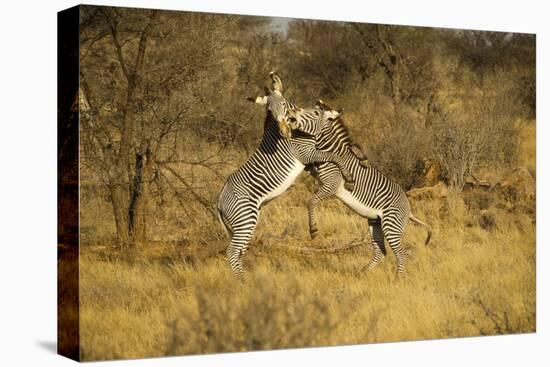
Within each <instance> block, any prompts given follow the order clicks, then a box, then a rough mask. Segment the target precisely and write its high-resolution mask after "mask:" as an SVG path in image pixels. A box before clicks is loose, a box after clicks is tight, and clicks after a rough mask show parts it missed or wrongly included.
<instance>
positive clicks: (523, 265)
mask: <svg viewBox="0 0 550 367" xmlns="http://www.w3.org/2000/svg"><path fill="white" fill-rule="evenodd" d="M302 191H303V192H302ZM306 191H308V189H306V187H305V185H297V186H295V187H293V188H292V189H291V190H290V193H287V194H286V195H284V196H283V197H281V198H279V199H278V200H276V201H274V202H272V203H271V204H269V205H267V206H266V208H265V209H264V210H263V211H262V217H261V221H260V224H259V225H258V230H257V233H256V236H255V239H254V240H253V242H252V244H251V249H250V252H249V253H247V256H246V262H245V264H246V266H247V269H248V273H247V280H246V282H245V283H244V284H243V285H240V284H237V283H236V282H235V279H234V278H233V276H232V274H231V273H230V271H229V267H228V266H227V264H226V260H225V258H224V256H223V254H219V255H214V256H190V254H192V253H197V249H200V248H202V249H203V253H206V252H207V251H206V250H207V249H205V248H204V247H205V246H206V247H207V248H208V247H209V246H210V247H211V248H215V249H219V248H220V247H223V246H224V245H225V243H226V242H225V241H223V242H218V243H214V242H212V243H211V244H210V245H204V244H194V243H193V241H191V243H190V244H187V245H180V246H178V245H174V244H172V245H164V246H163V245H158V244H157V245H151V246H149V247H146V248H142V249H131V250H126V251H123V252H117V251H115V250H113V249H112V248H111V247H103V248H100V247H97V246H83V247H82V250H81V278H80V296H81V298H80V301H81V315H80V322H81V347H82V350H81V352H82V358H83V359H84V360H97V359H114V358H138V357H149V356H163V355H174V354H195V353H213V352H226V351H245V350H257V349H272V348H289V347H301V346H326V345H337V344H354V343H371V342H383V341H398V340H412V339H432V338H447V337H458V336H471V335H480V334H482V335H486V334H503V333H521V332H533V331H534V330H535V224H534V223H533V220H532V217H531V216H529V215H527V214H517V215H513V214H511V213H509V212H507V211H505V210H504V209H498V207H496V206H495V205H493V204H491V205H490V207H489V209H488V210H489V211H490V212H491V213H492V215H493V217H492V218H493V219H494V221H493V222H491V223H490V224H489V225H487V224H486V222H485V221H483V220H481V219H480V218H481V214H480V211H479V210H477V209H473V208H470V207H468V206H466V205H465V204H464V201H463V200H462V198H461V197H460V196H458V195H451V196H450V197H449V198H447V199H444V200H441V201H435V200H434V201H424V202H416V203H413V207H414V211H415V214H416V215H417V216H418V217H419V218H423V219H426V220H427V221H428V222H429V223H430V224H431V225H432V227H433V229H434V232H435V237H434V240H433V243H432V245H431V246H430V247H428V248H424V247H423V246H422V245H421V244H423V242H424V239H425V235H426V233H425V231H424V230H423V229H422V228H421V227H417V226H414V225H410V226H409V229H408V230H407V234H406V236H405V242H406V243H407V244H408V245H410V255H409V258H410V262H409V264H408V272H407V274H406V275H405V276H404V277H403V278H400V279H399V280H395V279H394V271H395V258H394V256H393V254H391V253H390V255H389V256H388V257H387V258H386V261H384V262H383V263H381V264H380V265H379V266H378V268H376V269H374V270H373V271H371V272H365V271H363V270H362V268H363V267H364V266H365V265H366V264H367V262H368V261H369V259H370V257H371V256H372V254H371V250H370V247H369V246H368V245H365V246H361V247H358V248H354V249H353V250H349V251H346V252H341V253H338V254H332V255H327V254H315V255H312V254H304V253H301V252H299V251H294V250H291V249H289V248H286V247H283V246H281V245H283V244H284V245H285V246H301V245H304V244H308V245H310V246H312V245H317V246H322V245H327V244H336V245H338V244H343V243H344V242H347V241H349V240H352V239H354V238H361V237H362V236H364V234H365V233H366V230H367V227H366V225H367V222H366V220H364V219H361V218H360V217H358V216H356V215H353V214H352V213H351V212H350V211H349V210H348V209H346V208H345V207H344V206H343V204H341V203H339V202H337V201H331V202H327V203H326V204H325V205H323V207H322V208H321V209H320V210H319V217H320V219H319V228H321V229H322V231H323V236H320V237H322V238H323V240H321V241H320V242H321V243H314V244H310V243H309V239H308V232H307V216H306V209H305V208H306V206H305V198H303V197H304V192H306ZM300 198H303V200H304V203H302V202H301V201H300V200H301V199H300ZM493 201H494V202H496V200H493ZM482 226H485V228H483V227H482ZM285 230H286V232H287V233H288V235H287V237H286V238H285V239H284V240H283V241H280V243H278V242H277V240H276V239H274V238H275V237H276V236H278V235H280V234H281V233H282V232H284V231H285ZM266 231H267V232H269V234H270V235H266ZM196 241H197V243H198V239H196ZM213 252H215V251H213ZM211 253H212V251H211Z"/></svg>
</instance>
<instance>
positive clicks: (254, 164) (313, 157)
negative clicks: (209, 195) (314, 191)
mask: <svg viewBox="0 0 550 367" xmlns="http://www.w3.org/2000/svg"><path fill="white" fill-rule="evenodd" d="M270 76H271V79H272V82H273V86H272V89H271V90H267V93H266V95H265V96H262V97H256V98H255V99H251V98H249V99H250V100H253V101H254V102H255V103H258V104H261V105H264V106H265V107H266V111H267V113H266V118H265V121H264V135H263V138H262V141H261V143H260V146H259V147H258V148H257V149H256V151H255V152H254V153H253V154H252V156H250V157H249V158H248V160H247V161H246V162H245V163H244V164H243V165H242V166H241V167H240V168H239V169H237V171H235V172H233V173H232V174H231V175H230V176H229V177H228V178H227V180H226V182H225V184H224V186H223V188H222V190H221V193H220V196H219V199H218V204H217V209H218V215H219V219H220V221H221V223H222V224H223V226H224V227H225V229H226V231H227V233H228V235H229V236H230V238H231V242H230V244H229V245H228V247H227V249H226V256H227V259H228V261H229V265H230V266H231V268H232V270H233V272H234V273H235V274H236V275H237V276H238V277H240V278H242V277H243V275H244V269H243V264H242V258H243V256H244V254H245V253H246V250H247V247H248V243H249V241H250V239H251V237H252V234H253V232H254V229H255V227H256V224H257V222H258V217H259V214H260V209H261V207H262V205H264V204H265V203H267V202H269V201H270V200H273V199H274V198H276V197H277V196H279V195H281V194H282V193H283V192H285V191H286V190H287V189H288V188H289V187H290V185H291V184H292V183H293V182H294V180H295V179H296V178H297V177H298V175H299V174H300V173H301V172H302V171H303V170H304V168H305V164H309V163H315V162H328V161H330V162H334V167H338V164H340V165H341V166H342V168H343V172H341V176H340V177H343V178H344V179H345V180H346V181H348V184H349V185H347V187H348V188H349V189H350V190H351V189H353V179H352V176H351V174H350V172H349V171H348V170H347V169H346V168H345V166H344V161H343V159H342V157H339V156H336V155H335V154H334V153H330V152H328V151H323V152H319V154H315V152H312V150H313V149H312V147H313V148H314V146H315V142H314V141H313V140H312V139H311V137H309V140H310V144H309V148H308V149H301V148H299V149H298V148H297V146H298V144H295V141H296V139H299V138H297V137H291V133H290V130H289V128H288V124H287V122H286V114H287V111H288V109H289V108H290V107H291V106H292V107H295V106H294V105H291V104H289V102H287V100H286V99H285V98H284V97H283V94H282V91H283V87H282V82H281V79H280V77H279V76H278V75H277V74H276V73H274V72H272V73H271V74H270ZM300 134H301V133H299V132H297V133H296V135H298V136H299V135H300ZM306 145H307V144H305V143H304V144H303V146H306ZM306 153H307V154H306ZM336 169H338V168H336ZM343 185H345V184H344V183H343Z"/></svg>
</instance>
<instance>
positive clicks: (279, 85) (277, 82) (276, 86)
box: [269, 71, 283, 93]
mask: <svg viewBox="0 0 550 367" xmlns="http://www.w3.org/2000/svg"><path fill="white" fill-rule="evenodd" d="M269 76H270V77H271V81H272V82H273V90H274V91H276V92H279V93H283V82H282V80H281V77H280V76H279V75H278V74H277V73H276V72H274V71H272V72H270V73H269Z"/></svg>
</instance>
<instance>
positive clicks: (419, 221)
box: [409, 213, 432, 246]
mask: <svg viewBox="0 0 550 367" xmlns="http://www.w3.org/2000/svg"><path fill="white" fill-rule="evenodd" d="M409 219H410V220H412V221H413V222H415V223H416V224H420V225H421V226H423V227H425V228H426V229H427V230H428V238H426V242H425V243H424V246H428V243H429V242H430V239H431V238H432V230H431V229H430V227H428V225H427V224H426V223H424V222H422V221H421V220H420V219H418V218H416V217H415V216H414V215H412V213H411V214H409Z"/></svg>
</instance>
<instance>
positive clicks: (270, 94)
mask: <svg viewBox="0 0 550 367" xmlns="http://www.w3.org/2000/svg"><path fill="white" fill-rule="evenodd" d="M269 76H270V78H271V81H272V87H271V89H268V88H265V90H264V95H263V96H258V97H256V98H251V97H249V98H247V99H248V100H249V101H251V102H254V103H256V104H259V105H262V106H265V108H266V110H267V113H268V117H269V115H271V118H272V119H273V120H275V121H276V122H277V124H278V128H279V133H280V134H281V135H282V136H283V137H284V138H287V139H289V138H290V137H291V129H290V127H289V126H288V122H287V119H286V116H287V112H288V110H289V108H290V107H292V105H291V104H290V103H289V102H288V101H287V100H286V99H285V97H284V96H283V82H282V81H281V78H280V77H279V75H278V74H277V73H275V72H274V71H272V72H271V73H269Z"/></svg>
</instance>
